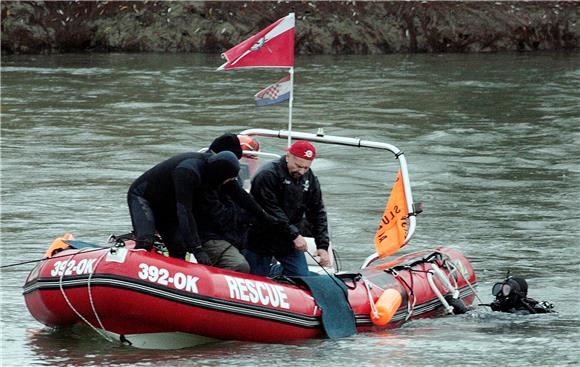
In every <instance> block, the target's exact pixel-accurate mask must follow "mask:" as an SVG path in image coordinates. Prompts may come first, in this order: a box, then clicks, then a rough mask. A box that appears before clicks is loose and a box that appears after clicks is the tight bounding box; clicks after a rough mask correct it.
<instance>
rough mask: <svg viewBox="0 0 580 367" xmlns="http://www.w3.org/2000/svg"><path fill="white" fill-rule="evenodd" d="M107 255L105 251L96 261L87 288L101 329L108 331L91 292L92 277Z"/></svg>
mask: <svg viewBox="0 0 580 367" xmlns="http://www.w3.org/2000/svg"><path fill="white" fill-rule="evenodd" d="M106 255H107V252H105V253H103V254H102V255H101V257H99V258H98V260H97V262H96V263H95V267H94V268H93V269H92V271H91V272H90V273H89V279H88V281H87V289H88V292H89V301H90V303H91V308H92V310H93V313H94V314H95V318H96V319H97V321H98V322H99V325H100V326H101V329H103V330H105V331H107V329H105V327H104V326H103V323H102V322H101V319H100V317H99V315H98V314H97V309H96V308H95V303H94V302H93V293H92V292H91V279H92V277H93V274H94V273H95V270H96V269H97V266H98V265H99V263H100V262H101V260H102V259H103V257H105V256H106ZM107 340H109V341H112V340H111V339H107Z"/></svg>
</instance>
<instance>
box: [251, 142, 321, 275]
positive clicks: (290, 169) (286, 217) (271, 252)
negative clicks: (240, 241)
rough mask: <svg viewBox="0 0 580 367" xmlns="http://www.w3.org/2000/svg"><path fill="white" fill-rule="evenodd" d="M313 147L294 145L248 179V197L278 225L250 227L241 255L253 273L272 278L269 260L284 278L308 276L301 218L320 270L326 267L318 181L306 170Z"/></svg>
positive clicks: (300, 143)
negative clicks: (280, 266)
mask: <svg viewBox="0 0 580 367" xmlns="http://www.w3.org/2000/svg"><path fill="white" fill-rule="evenodd" d="M315 157H316V148H314V146H313V145H312V144H310V143H309V142H307V141H303V140H299V141H297V142H296V143H294V144H293V145H292V146H291V147H290V148H288V152H287V153H286V156H284V157H282V158H280V160H276V161H273V162H270V163H268V164H267V165H265V166H264V167H263V168H262V169H261V170H260V171H259V172H258V173H257V174H256V176H255V177H254V179H253V180H252V189H251V191H250V193H251V194H252V196H254V198H255V199H256V201H257V202H258V204H260V206H261V207H262V208H263V209H264V210H265V211H266V212H267V213H268V214H270V215H272V216H274V217H276V218H277V220H278V224H279V225H277V226H275V229H274V228H273V227H254V228H253V229H252V230H251V231H250V235H249V239H248V245H247V249H246V250H245V251H244V255H245V256H246V259H247V260H248V262H249V263H250V268H251V273H252V274H256V275H264V276H267V275H272V274H270V263H271V259H272V256H273V257H275V258H276V259H277V260H278V261H279V262H280V264H281V265H282V274H284V275H289V276H293V275H299V276H304V275H308V273H309V272H308V265H307V264H306V257H305V254H304V252H306V251H307V250H308V245H307V243H306V239H305V238H304V236H303V232H304V229H303V228H304V222H305V221H304V219H306V222H307V223H308V225H309V226H310V231H311V232H312V233H311V235H312V236H313V237H314V240H315V242H316V248H317V251H316V255H318V256H320V265H322V266H328V265H330V257H329V255H328V245H329V236H328V220H327V217H326V210H325V209H324V203H323V201H322V193H321V191H320V184H319V182H318V178H317V177H316V176H315V175H314V173H313V172H312V171H311V170H310V166H311V164H312V161H313V160H314V158H315Z"/></svg>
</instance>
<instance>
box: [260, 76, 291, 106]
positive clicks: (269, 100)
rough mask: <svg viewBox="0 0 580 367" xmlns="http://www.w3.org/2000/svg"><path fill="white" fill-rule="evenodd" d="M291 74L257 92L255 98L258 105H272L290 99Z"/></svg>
mask: <svg viewBox="0 0 580 367" xmlns="http://www.w3.org/2000/svg"><path fill="white" fill-rule="evenodd" d="M290 89H291V83H290V74H288V75H286V76H285V77H283V78H282V79H280V80H279V81H278V82H276V83H274V84H272V85H270V86H269V87H266V88H264V89H262V90H261V91H259V92H258V93H256V95H255V96H254V99H255V100H256V106H258V107H262V106H270V105H273V104H276V103H280V102H284V101H287V100H289V99H290Z"/></svg>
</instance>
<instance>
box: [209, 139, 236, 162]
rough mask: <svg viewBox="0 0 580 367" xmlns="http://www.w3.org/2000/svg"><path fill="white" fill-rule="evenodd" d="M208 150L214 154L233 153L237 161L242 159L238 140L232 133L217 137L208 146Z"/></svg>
mask: <svg viewBox="0 0 580 367" xmlns="http://www.w3.org/2000/svg"><path fill="white" fill-rule="evenodd" d="M209 150H211V151H213V152H214V153H220V152H223V151H230V152H232V153H234V154H235V156H236V157H237V158H238V159H240V158H242V147H241V146H240V139H238V136H237V135H236V134H232V133H225V134H223V135H222V136H219V137H217V138H216V139H215V140H214V141H213V142H212V143H211V145H210V146H209Z"/></svg>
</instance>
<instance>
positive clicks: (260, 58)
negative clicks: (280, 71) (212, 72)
mask: <svg viewBox="0 0 580 367" xmlns="http://www.w3.org/2000/svg"><path fill="white" fill-rule="evenodd" d="M294 29H295V28H294V13H290V14H288V15H287V16H285V17H284V18H282V19H279V20H277V21H276V22H275V23H274V24H272V25H270V26H268V27H266V28H264V29H263V30H261V31H260V32H259V33H257V34H255V35H253V36H252V37H250V38H248V39H247V40H245V41H244V42H242V43H240V44H238V45H236V46H234V47H232V48H230V49H229V50H227V51H226V52H224V53H223V54H222V57H223V58H224V59H226V60H227V62H226V63H225V64H223V65H222V66H220V67H219V68H218V70H226V69H235V68H255V67H270V68H291V67H294Z"/></svg>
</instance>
